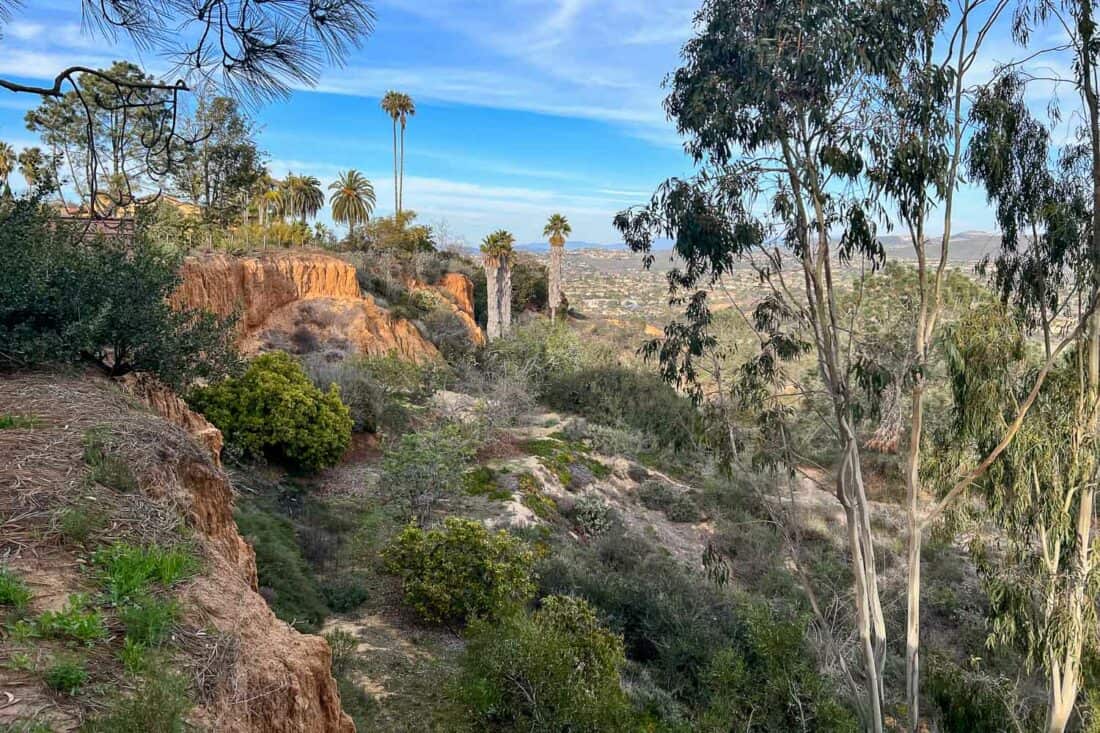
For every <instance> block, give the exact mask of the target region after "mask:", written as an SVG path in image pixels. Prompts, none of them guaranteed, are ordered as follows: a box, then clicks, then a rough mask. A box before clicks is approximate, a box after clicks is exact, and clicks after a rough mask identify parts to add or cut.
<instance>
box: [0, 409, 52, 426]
mask: <svg viewBox="0 0 1100 733" xmlns="http://www.w3.org/2000/svg"><path fill="white" fill-rule="evenodd" d="M38 427H42V421H41V420H39V419H38V418H37V417H34V416H32V415H12V414H9V413H5V414H3V415H0V430H29V429H31V428H38Z"/></svg>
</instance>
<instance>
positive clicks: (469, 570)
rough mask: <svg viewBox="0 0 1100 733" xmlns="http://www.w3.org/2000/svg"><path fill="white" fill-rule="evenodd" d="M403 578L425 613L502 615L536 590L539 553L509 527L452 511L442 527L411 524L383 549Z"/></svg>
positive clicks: (456, 617) (445, 617)
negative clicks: (488, 526)
mask: <svg viewBox="0 0 1100 733" xmlns="http://www.w3.org/2000/svg"><path fill="white" fill-rule="evenodd" d="M383 556H384V558H385V560H386V568H387V569H388V570H389V571H390V572H391V573H393V574H395V575H398V576H399V577H400V578H401V582H402V587H403V589H404V592H405V601H406V603H408V604H409V605H410V606H412V607H413V608H415V609H416V610H417V611H418V612H419V613H420V614H421V615H422V616H424V618H426V619H428V620H429V621H438V622H444V623H448V622H455V621H458V622H465V621H469V620H470V619H472V618H474V617H488V618H497V617H499V616H501V615H502V614H504V613H505V612H507V611H508V610H509V609H511V608H514V607H516V606H519V605H522V604H523V603H524V602H525V601H526V600H527V599H529V598H530V597H531V596H532V595H533V594H534V591H535V585H534V583H533V582H532V579H531V568H532V566H533V564H534V559H535V558H534V553H533V552H532V551H531V550H530V549H529V548H528V547H527V546H526V545H525V544H524V543H523V542H521V541H520V540H518V539H516V538H515V537H512V536H511V535H510V534H508V532H506V531H504V530H500V531H497V532H490V531H489V530H488V529H486V528H485V526H484V525H482V524H481V523H480V522H477V521H474V520H471V519H458V518H456V517H448V518H447V519H446V520H445V521H444V523H443V526H442V527H441V528H439V529H433V530H431V531H427V532H426V531H424V530H422V529H420V528H419V527H415V526H409V527H406V528H405V530H404V531H403V532H402V533H401V534H400V535H398V537H397V538H396V539H395V540H394V541H393V543H392V544H391V545H390V546H389V547H387V548H386V550H385V551H384V553H383Z"/></svg>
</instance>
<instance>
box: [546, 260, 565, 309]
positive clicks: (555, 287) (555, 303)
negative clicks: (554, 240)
mask: <svg viewBox="0 0 1100 733" xmlns="http://www.w3.org/2000/svg"><path fill="white" fill-rule="evenodd" d="M564 257H565V246H564V245H558V244H551V245H550V293H549V300H550V320H551V321H556V320H557V317H558V308H560V307H561V267H562V259H563V258H564Z"/></svg>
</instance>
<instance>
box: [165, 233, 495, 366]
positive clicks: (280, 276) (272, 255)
mask: <svg viewBox="0 0 1100 733" xmlns="http://www.w3.org/2000/svg"><path fill="white" fill-rule="evenodd" d="M181 275H182V282H181V283H180V286H179V288H178V289H177V290H176V293H175V294H174V295H173V298H172V301H173V303H174V304H175V305H177V306H180V307H190V308H204V309H206V310H209V311H213V312H214V313H217V314H219V315H223V316H227V315H230V314H232V313H237V314H239V317H240V321H239V331H240V346H241V348H242V350H244V351H245V352H246V353H256V352H260V351H266V350H271V349H282V350H285V351H289V352H292V353H299V354H303V353H322V354H325V355H326V356H328V357H332V358H340V357H342V356H344V355H347V354H353V353H362V354H370V355H382V354H386V353H389V352H391V351H395V352H397V353H398V354H399V355H401V356H402V357H404V358H406V359H409V360H411V361H416V362H426V361H430V360H433V359H436V358H438V356H439V353H438V351H437V350H436V348H435V347H434V346H433V345H432V344H431V342H429V341H428V340H427V339H426V338H424V336H423V335H422V334H421V333H420V330H419V329H418V328H417V327H416V325H415V324H413V323H412V322H410V321H408V320H405V319H403V318H397V317H395V316H393V315H392V314H391V313H390V312H389V311H387V310H386V309H384V308H382V307H380V306H379V305H378V304H377V303H375V301H374V299H373V298H372V297H371V296H369V295H365V294H362V293H361V292H360V289H359V282H358V280H357V278H356V272H355V267H353V266H352V265H351V264H349V263H347V262H345V261H344V260H341V259H339V258H337V257H333V256H331V255H328V254H324V253H321V252H286V251H278V252H265V253H262V254H257V255H250V256H246V257H235V256H232V255H225V254H218V255H201V256H196V257H191V258H188V259H187V260H185V262H184V264H183V267H182V271H181ZM433 289H435V290H438V291H440V292H442V293H443V294H444V295H445V296H446V299H447V302H448V303H451V304H452V305H453V307H454V309H455V312H456V314H457V315H458V316H459V318H460V319H462V321H463V323H464V324H466V326H467V329H468V330H469V332H470V337H471V339H472V340H473V341H474V342H475V343H483V342H484V335H483V334H482V333H481V329H479V328H478V327H477V324H476V322H475V321H474V318H473V285H472V284H471V283H470V281H469V279H468V278H467V277H466V276H464V275H461V274H458V273H448V274H447V275H445V276H444V278H443V280H442V281H441V283H440V285H438V286H434V287H433Z"/></svg>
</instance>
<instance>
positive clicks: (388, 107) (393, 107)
mask: <svg viewBox="0 0 1100 733" xmlns="http://www.w3.org/2000/svg"><path fill="white" fill-rule="evenodd" d="M402 96H404V95H403V94H401V92H395V91H392V90H391V91H388V92H386V94H385V96H383V97H382V109H383V110H384V111H385V113H386V114H388V115H389V116H390V119H391V120H393V213H394V215H395V216H397V215H399V214H400V213H401V204H400V200H399V198H398V188H397V121H398V120H399V119H401V105H402V102H401V97H402Z"/></svg>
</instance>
